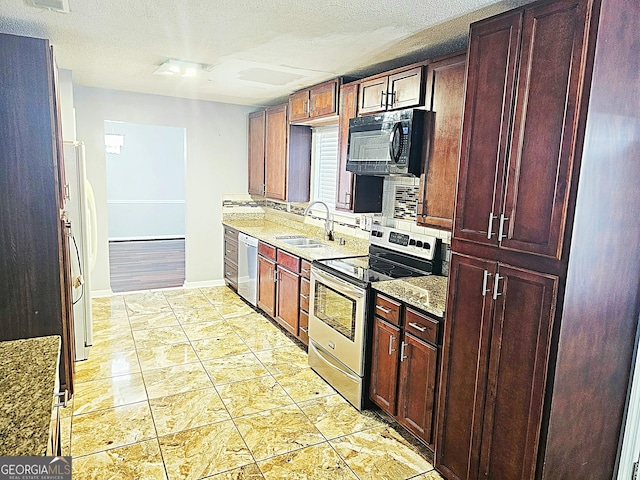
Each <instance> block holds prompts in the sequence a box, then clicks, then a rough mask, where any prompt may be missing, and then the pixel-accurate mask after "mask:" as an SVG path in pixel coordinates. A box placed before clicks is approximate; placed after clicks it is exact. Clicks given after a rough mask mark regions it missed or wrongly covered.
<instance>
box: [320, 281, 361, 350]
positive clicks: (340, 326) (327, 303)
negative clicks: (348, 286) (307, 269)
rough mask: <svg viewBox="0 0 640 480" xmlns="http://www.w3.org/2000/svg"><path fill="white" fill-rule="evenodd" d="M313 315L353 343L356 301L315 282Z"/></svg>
mask: <svg viewBox="0 0 640 480" xmlns="http://www.w3.org/2000/svg"><path fill="white" fill-rule="evenodd" d="M313 313H314V315H315V316H316V318H318V319H319V320H320V321H322V322H324V323H326V324H327V325H328V326H330V327H331V328H333V329H334V330H335V331H337V332H338V333H340V334H342V335H344V336H345V337H347V338H348V339H349V340H351V341H353V339H354V338H355V330H356V301H355V300H354V299H352V298H349V297H346V296H344V295H343V294H341V293H340V292H336V291H335V290H333V289H332V288H330V287H327V286H326V285H324V284H322V283H320V282H317V283H316V296H315V307H314V312H313Z"/></svg>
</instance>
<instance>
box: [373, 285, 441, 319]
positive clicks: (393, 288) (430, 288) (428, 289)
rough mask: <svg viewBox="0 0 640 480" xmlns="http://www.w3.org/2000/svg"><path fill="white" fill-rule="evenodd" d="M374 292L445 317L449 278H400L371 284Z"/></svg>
mask: <svg viewBox="0 0 640 480" xmlns="http://www.w3.org/2000/svg"><path fill="white" fill-rule="evenodd" d="M371 286H372V287H373V289H374V290H377V291H379V292H381V293H386V294H387V295H390V296H392V297H394V298H397V299H398V300H401V301H403V302H404V303H406V304H408V305H411V306H413V307H416V308H419V309H420V310H424V311H425V312H427V313H430V314H432V315H435V316H437V317H441V318H442V317H444V310H445V307H446V303H447V277H441V276H439V275H428V276H426V277H415V278H398V279H396V280H388V281H384V282H374V283H372V284H371Z"/></svg>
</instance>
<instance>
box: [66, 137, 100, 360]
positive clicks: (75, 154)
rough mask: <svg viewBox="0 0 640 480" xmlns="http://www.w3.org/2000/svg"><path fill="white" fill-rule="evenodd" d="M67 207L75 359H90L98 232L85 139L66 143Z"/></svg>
mask: <svg viewBox="0 0 640 480" xmlns="http://www.w3.org/2000/svg"><path fill="white" fill-rule="evenodd" d="M64 170H65V175H66V182H67V185H66V191H65V197H66V202H65V210H66V211H67V216H68V219H69V222H70V223H71V238H70V241H69V248H70V249H71V251H70V252H69V253H70V259H71V278H72V285H73V288H72V292H73V295H72V298H73V328H74V335H75V351H76V361H78V360H86V359H87V358H89V350H90V348H89V347H90V346H91V344H92V343H93V328H92V318H91V288H90V286H91V282H90V273H91V270H93V267H94V266H95V261H96V248H97V243H96V242H97V232H96V227H97V223H96V209H95V199H94V196H93V189H92V188H91V184H90V183H89V181H88V180H87V176H86V165H85V150H84V143H82V142H68V141H65V142H64Z"/></svg>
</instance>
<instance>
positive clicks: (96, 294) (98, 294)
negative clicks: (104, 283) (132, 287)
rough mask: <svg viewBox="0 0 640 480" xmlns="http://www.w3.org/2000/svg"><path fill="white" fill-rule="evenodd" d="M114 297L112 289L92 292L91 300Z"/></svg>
mask: <svg viewBox="0 0 640 480" xmlns="http://www.w3.org/2000/svg"><path fill="white" fill-rule="evenodd" d="M112 295H113V291H112V290H111V289H108V290H91V298H99V297H111V296H112Z"/></svg>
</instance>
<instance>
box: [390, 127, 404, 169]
mask: <svg viewBox="0 0 640 480" xmlns="http://www.w3.org/2000/svg"><path fill="white" fill-rule="evenodd" d="M401 128H402V124H401V123H400V122H396V124H395V125H394V126H393V130H391V136H390V137H389V157H391V160H392V161H393V163H398V160H399V159H400V155H401V154H402V141H401V140H398V148H395V147H394V143H395V141H396V139H397V138H398V135H402V133H401V132H400V129H401Z"/></svg>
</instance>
